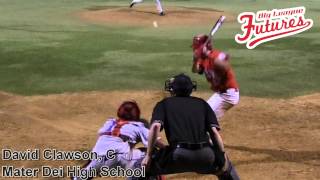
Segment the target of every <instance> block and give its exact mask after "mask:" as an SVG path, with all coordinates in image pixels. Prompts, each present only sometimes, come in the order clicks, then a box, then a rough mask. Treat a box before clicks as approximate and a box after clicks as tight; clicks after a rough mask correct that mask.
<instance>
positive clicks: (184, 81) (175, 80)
mask: <svg viewBox="0 0 320 180" xmlns="http://www.w3.org/2000/svg"><path fill="white" fill-rule="evenodd" d="M165 90H166V91H169V92H170V93H171V95H175V96H190V94H191V93H192V90H197V83H196V82H195V81H191V79H190V77H189V76H187V75H185V74H178V75H176V76H174V77H172V78H170V79H168V80H166V82H165Z"/></svg>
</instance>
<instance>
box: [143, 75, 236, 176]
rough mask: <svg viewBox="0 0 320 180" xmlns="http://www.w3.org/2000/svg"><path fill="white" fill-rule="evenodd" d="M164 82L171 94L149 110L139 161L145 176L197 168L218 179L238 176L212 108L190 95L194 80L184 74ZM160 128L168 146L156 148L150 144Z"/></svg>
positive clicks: (194, 87)
mask: <svg viewBox="0 0 320 180" xmlns="http://www.w3.org/2000/svg"><path fill="white" fill-rule="evenodd" d="M165 84H166V85H165V89H166V90H167V91H169V92H170V93H171V97H168V98H164V99H163V100H162V101H160V102H158V103H157V105H156V106H155V108H154V110H153V114H152V119H151V123H152V125H151V129H150V132H149V140H148V150H147V154H146V157H145V158H144V159H143V161H142V165H144V166H146V171H147V173H146V174H147V176H153V175H160V174H174V173H183V172H197V173H201V174H214V175H216V176H218V178H219V180H239V179H240V178H239V176H238V175H237V173H236V171H235V169H234V167H233V166H232V164H231V162H230V161H229V160H228V158H227V156H226V155H225V151H224V146H223V142H222V139H221V136H220V135H219V132H218V131H219V130H220V128H219V124H218V121H217V118H216V116H215V114H214V112H213V111H212V110H211V108H210V106H209V105H208V104H207V102H206V101H204V100H203V99H200V98H197V97H192V96H190V95H191V93H192V90H193V89H196V84H195V83H194V82H192V81H191V79H190V77H188V76H186V75H184V74H179V75H176V76H174V77H173V78H171V79H170V80H167V81H166V83H165ZM163 129H164V130H165V134H166V137H167V140H168V143H169V146H167V147H166V148H163V149H160V150H156V149H155V146H154V145H155V142H156V139H157V137H159V133H160V131H162V130H163ZM208 133H209V135H210V139H211V141H210V140H209V136H208Z"/></svg>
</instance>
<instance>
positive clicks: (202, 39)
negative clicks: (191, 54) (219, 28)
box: [192, 34, 212, 50]
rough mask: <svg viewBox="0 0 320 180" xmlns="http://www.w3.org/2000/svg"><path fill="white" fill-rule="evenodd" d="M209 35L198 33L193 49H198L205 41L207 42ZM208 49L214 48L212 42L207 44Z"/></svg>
mask: <svg viewBox="0 0 320 180" xmlns="http://www.w3.org/2000/svg"><path fill="white" fill-rule="evenodd" d="M208 38H209V36H207V35H205V34H198V35H196V36H194V37H193V42H192V49H193V50H197V49H199V48H200V47H201V46H202V45H203V44H204V43H206V42H207V40H208ZM206 46H207V49H209V50H211V49H212V45H211V42H209V43H207V44H206Z"/></svg>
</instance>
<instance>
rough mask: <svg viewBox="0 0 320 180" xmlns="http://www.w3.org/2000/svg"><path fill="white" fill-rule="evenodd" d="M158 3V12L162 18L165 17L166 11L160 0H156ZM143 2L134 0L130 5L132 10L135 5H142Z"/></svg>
mask: <svg viewBox="0 0 320 180" xmlns="http://www.w3.org/2000/svg"><path fill="white" fill-rule="evenodd" d="M155 1H156V6H157V10H158V12H159V15H160V16H164V15H165V14H164V11H163V8H162V5H161V1H160V0H155ZM142 2H143V0H132V2H131V4H130V8H132V7H133V6H134V5H136V4H139V3H142Z"/></svg>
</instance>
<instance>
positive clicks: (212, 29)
mask: <svg viewBox="0 0 320 180" xmlns="http://www.w3.org/2000/svg"><path fill="white" fill-rule="evenodd" d="M225 19H226V17H225V16H220V18H219V19H218V21H217V22H216V23H215V25H214V26H213V27H212V28H211V30H210V33H209V38H208V39H207V41H206V43H205V44H207V43H209V42H210V41H211V39H212V37H213V35H214V34H215V33H216V32H217V31H218V29H219V28H220V27H221V26H222V24H223V22H224V20H225Z"/></svg>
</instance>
